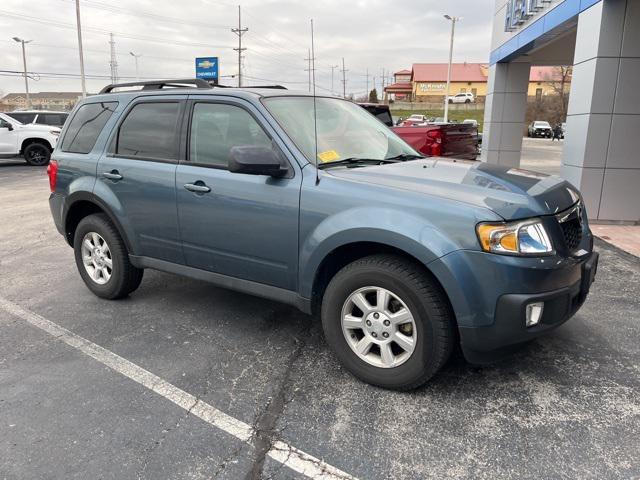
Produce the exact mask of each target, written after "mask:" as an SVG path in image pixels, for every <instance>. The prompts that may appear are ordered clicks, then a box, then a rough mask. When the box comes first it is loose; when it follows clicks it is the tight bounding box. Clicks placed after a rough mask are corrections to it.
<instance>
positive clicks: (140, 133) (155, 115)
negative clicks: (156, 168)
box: [115, 102, 180, 160]
mask: <svg viewBox="0 0 640 480" xmlns="http://www.w3.org/2000/svg"><path fill="white" fill-rule="evenodd" d="M179 112H180V104H179V103H178V102H158V103H152V102H148V103H146V102H145V103H139V104H137V105H136V106H134V107H133V108H132V109H131V111H130V112H129V114H128V115H127V118H125V119H124V121H123V122H122V124H121V125H120V130H119V132H118V138H117V141H116V148H115V153H116V154H117V155H123V156H126V157H139V158H149V159H159V160H176V159H177V158H178V119H179Z"/></svg>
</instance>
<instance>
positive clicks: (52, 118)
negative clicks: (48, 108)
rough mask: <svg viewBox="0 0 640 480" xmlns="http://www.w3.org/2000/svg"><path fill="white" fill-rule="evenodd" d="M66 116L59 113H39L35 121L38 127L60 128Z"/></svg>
mask: <svg viewBox="0 0 640 480" xmlns="http://www.w3.org/2000/svg"><path fill="white" fill-rule="evenodd" d="M66 119H67V116H66V115H64V114H61V113H41V114H39V115H38V118H37V119H36V123H37V124H40V125H54V126H58V127H59V126H62V125H64V121H65V120H66Z"/></svg>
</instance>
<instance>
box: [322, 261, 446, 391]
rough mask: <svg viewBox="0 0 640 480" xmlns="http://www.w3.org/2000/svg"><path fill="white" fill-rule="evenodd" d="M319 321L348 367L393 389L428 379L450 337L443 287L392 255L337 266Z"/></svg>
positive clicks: (441, 361)
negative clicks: (340, 268) (339, 268)
mask: <svg viewBox="0 0 640 480" xmlns="http://www.w3.org/2000/svg"><path fill="white" fill-rule="evenodd" d="M322 326H323V329H324V333H325V337H326V339H327V342H328V343H329V345H330V346H331V347H332V348H333V350H334V351H335V352H336V355H337V356H338V358H339V359H340V360H341V361H342V363H343V364H344V366H345V367H346V368H347V369H348V370H349V371H350V372H351V373H353V374H354V375H355V376H356V377H358V378H360V379H361V380H363V381H365V382H368V383H372V384H374V385H378V386H381V387H385V388H393V389H398V390H409V389H412V388H416V387H418V386H420V385H422V384H423V383H425V382H426V381H427V380H429V379H430V378H431V377H432V376H433V375H434V374H435V373H436V372H437V371H438V370H439V369H440V368H441V367H442V365H444V364H445V362H446V361H447V360H448V358H449V356H450V354H451V351H452V349H453V343H454V319H453V315H452V313H451V309H450V307H449V305H448V303H447V301H446V299H445V298H444V294H443V292H442V291H441V289H440V288H439V286H438V285H436V283H435V281H434V280H433V279H432V278H430V276H429V274H428V272H426V271H425V270H424V269H423V268H420V267H419V266H418V265H416V264H415V263H413V262H411V261H409V260H407V259H405V258H403V257H400V256H396V255H372V256H370V257H366V258H363V259H361V260H357V261H355V262H353V263H351V264H349V265H347V266H346V267H344V268H343V269H342V270H341V271H340V272H338V273H337V274H336V275H335V277H333V279H332V280H331V282H330V283H329V285H328V287H327V289H326V291H325V294H324V298H323V301H322Z"/></svg>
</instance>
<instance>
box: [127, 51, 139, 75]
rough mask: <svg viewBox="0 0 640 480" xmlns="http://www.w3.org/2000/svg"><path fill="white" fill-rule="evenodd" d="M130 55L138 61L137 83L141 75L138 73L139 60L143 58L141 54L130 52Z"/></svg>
mask: <svg viewBox="0 0 640 480" xmlns="http://www.w3.org/2000/svg"><path fill="white" fill-rule="evenodd" d="M129 55H131V56H132V57H133V58H134V59H135V61H136V82H139V81H140V74H139V72H138V58H140V57H141V56H142V54H141V53H138V54H135V53H133V52H129Z"/></svg>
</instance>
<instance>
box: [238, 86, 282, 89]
mask: <svg viewBox="0 0 640 480" xmlns="http://www.w3.org/2000/svg"><path fill="white" fill-rule="evenodd" d="M240 88H273V89H274V90H286V89H287V87H284V86H282V85H248V86H246V87H240Z"/></svg>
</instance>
